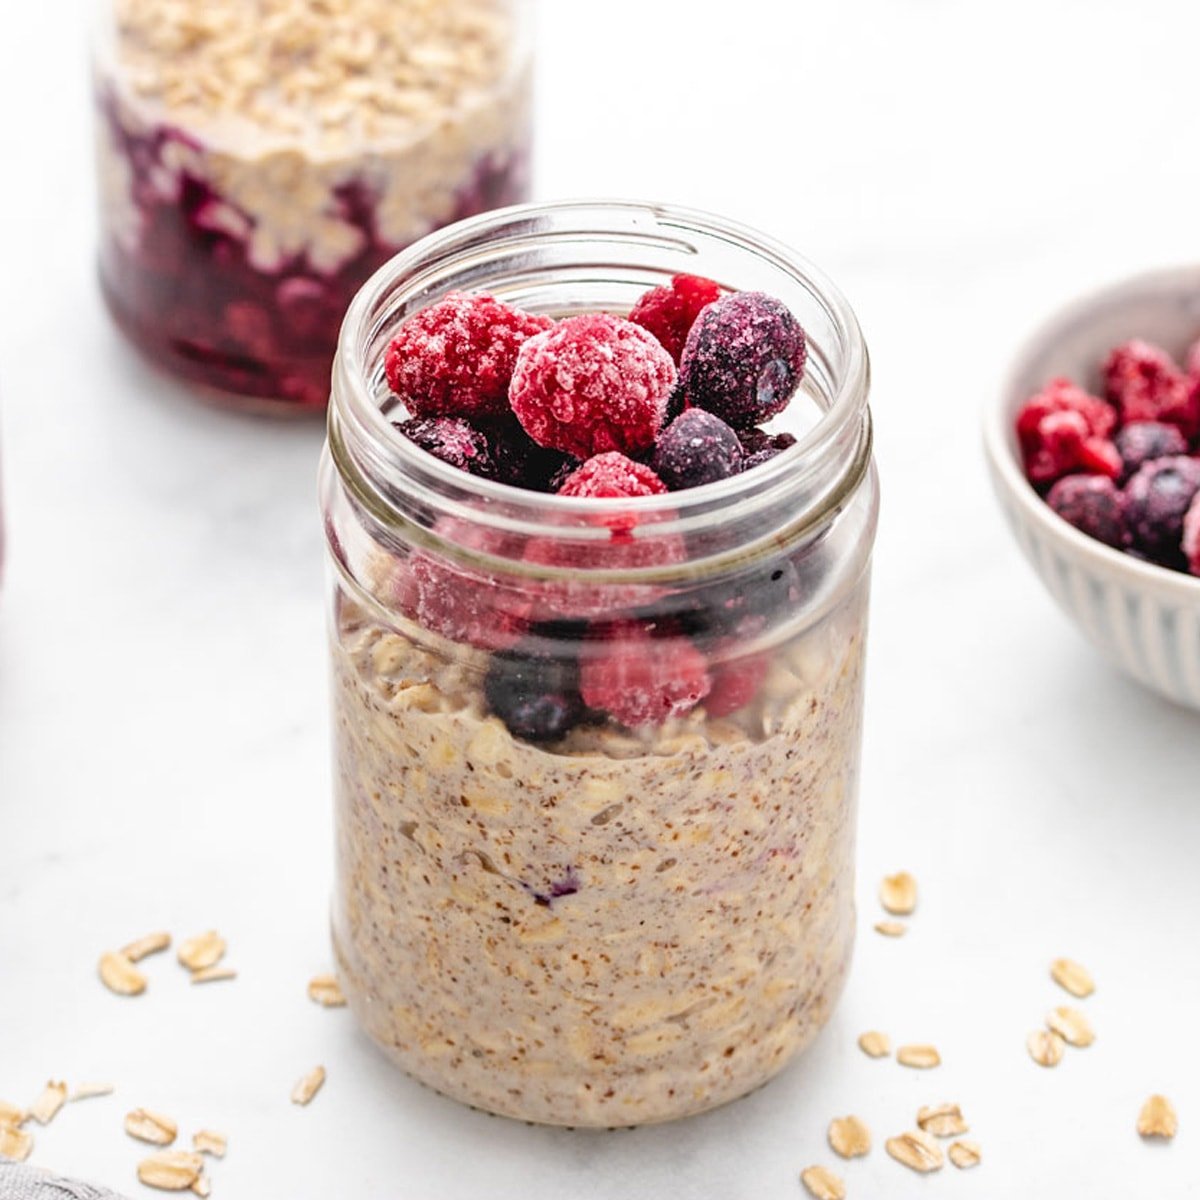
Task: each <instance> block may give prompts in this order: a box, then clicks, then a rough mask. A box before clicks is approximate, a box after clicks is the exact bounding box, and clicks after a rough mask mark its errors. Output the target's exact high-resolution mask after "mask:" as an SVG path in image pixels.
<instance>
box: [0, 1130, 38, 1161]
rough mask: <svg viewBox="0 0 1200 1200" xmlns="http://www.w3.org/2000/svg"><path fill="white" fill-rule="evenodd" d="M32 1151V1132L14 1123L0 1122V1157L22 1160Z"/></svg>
mask: <svg viewBox="0 0 1200 1200" xmlns="http://www.w3.org/2000/svg"><path fill="white" fill-rule="evenodd" d="M31 1153H33V1134H32V1133H30V1132H29V1130H28V1129H18V1128H17V1126H15V1125H4V1124H0V1158H11V1159H12V1160H13V1161H14V1162H24V1161H25V1160H26V1159H27V1158H28V1157H29V1156H30V1154H31Z"/></svg>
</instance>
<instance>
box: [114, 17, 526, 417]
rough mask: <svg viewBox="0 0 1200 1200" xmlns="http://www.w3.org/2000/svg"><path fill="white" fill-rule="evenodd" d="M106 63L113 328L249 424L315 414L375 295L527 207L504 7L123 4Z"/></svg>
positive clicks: (517, 79)
mask: <svg viewBox="0 0 1200 1200" xmlns="http://www.w3.org/2000/svg"><path fill="white" fill-rule="evenodd" d="M110 43H111V44H109V45H107V46H106V47H105V48H103V49H102V52H101V54H100V56H99V59H98V66H97V75H98V79H97V86H98V91H97V97H98V101H97V102H98V108H99V121H98V130H97V143H98V162H99V175H100V200H101V251H100V274H101V282H102V286H103V290H104V295H105V297H106V300H107V302H108V305H109V308H110V309H111V311H112V313H113V315H114V317H115V318H116V320H117V322H118V323H119V325H120V326H121V328H122V329H123V330H124V332H125V333H126V334H127V335H128V336H129V337H130V339H131V340H132V341H133V342H134V343H135V344H136V345H137V346H138V347H139V348H140V349H141V350H142V351H143V352H144V353H145V354H146V355H147V356H148V357H150V358H151V359H152V360H154V361H155V362H156V363H158V364H159V365H161V366H163V367H165V368H167V369H168V370H170V371H171V372H173V373H174V374H176V375H179V376H181V377H183V378H185V379H187V380H189V381H192V382H194V383H197V384H200V385H206V386H208V387H211V388H214V389H217V390H218V391H220V392H222V393H226V394H227V395H228V396H230V397H238V398H242V400H243V401H245V402H246V403H248V404H249V405H250V406H253V407H264V408H277V409H284V410H293V409H294V410H297V411H301V410H306V409H307V410H318V411H319V410H320V409H322V408H323V407H324V405H325V403H326V401H327V399H328V394H329V378H330V369H331V365H332V361H333V356H334V351H335V348H336V343H337V336H338V332H339V328H340V325H341V321H342V317H343V315H344V313H345V310H346V308H347V306H348V305H349V303H350V301H351V299H352V298H353V296H354V294H355V292H356V291H357V290H358V288H359V287H360V286H361V285H362V283H363V282H364V281H365V280H366V278H367V277H368V276H369V275H370V274H371V273H372V272H374V271H375V270H376V269H377V268H378V267H379V266H380V265H382V264H383V263H384V262H386V261H387V260H388V259H389V258H390V257H392V256H393V255H394V254H395V253H396V252H397V251H398V250H400V249H402V248H404V247H406V246H407V245H409V244H410V243H412V242H414V241H416V240H417V239H419V238H420V237H423V236H424V235H425V234H427V233H429V232H430V231H432V230H433V229H436V228H438V227H440V226H442V225H445V224H447V223H449V222H451V221H455V220H459V219H461V218H463V217H466V216H471V215H474V214H476V213H480V212H483V211H486V210H487V209H490V208H495V207H498V206H502V205H507V204H512V203H517V202H519V201H521V200H523V199H525V198H526V196H527V192H528V129H529V112H528V101H529V69H528V63H527V60H526V58H525V57H524V51H523V48H522V46H521V44H520V43H521V30H520V28H519V25H518V21H517V16H516V15H515V9H514V6H513V5H512V4H511V3H509V2H507V0H452V2H450V0H439V2H437V3H435V2H434V0H404V2H402V3H394V2H392V0H347V2H346V3H342V4H339V5H337V6H336V8H326V7H324V6H321V7H320V8H316V7H314V6H312V5H310V4H307V3H305V2H303V0H265V2H264V3H260V4H256V5H247V4H245V3H244V0H213V2H210V3H206V4H205V5H204V6H203V12H200V11H199V9H198V6H195V5H180V4H178V3H174V2H173V0H136V2H134V0H120V2H118V3H117V5H116V15H115V20H114V31H113V36H112V38H111V39H110ZM234 402H235V403H236V401H234Z"/></svg>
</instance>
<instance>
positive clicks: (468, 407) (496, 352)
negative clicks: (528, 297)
mask: <svg viewBox="0 0 1200 1200" xmlns="http://www.w3.org/2000/svg"><path fill="white" fill-rule="evenodd" d="M553 324H554V322H553V321H551V320H550V318H549V317H539V316H534V315H533V314H531V313H525V312H521V311H520V310H519V309H515V308H511V307H510V306H509V305H507V304H501V303H500V301H499V300H496V299H494V298H493V297H491V296H488V295H485V294H483V293H482V292H480V293H470V294H468V293H465V292H451V293H450V294H449V295H447V296H444V297H443V298H442V299H441V300H439V301H437V303H435V304H431V305H430V306H429V307H428V308H423V309H422V310H421V311H420V312H418V313H416V314H414V315H413V316H411V317H409V318H408V320H407V321H405V322H404V324H403V325H401V326H400V328H399V330H398V331H397V333H396V336H395V337H394V338H393V339H392V344H391V345H390V346H389V347H388V350H387V357H386V359H385V363H384V365H385V369H386V371H387V381H388V386H389V387H390V388H391V389H392V391H393V392H395V393H396V395H397V396H399V397H400V398H401V399H402V400H403V401H404V402H405V404H407V405H408V407H409V409H410V411H411V412H413V413H414V414H415V415H416V416H418V417H438V416H449V417H486V416H498V415H500V414H502V413H505V412H507V411H508V384H509V380H510V379H511V378H512V372H513V364H514V363H515V362H516V360H517V351H518V350H519V349H520V348H521V346H522V344H523V343H524V342H525V341H526V340H527V339H528V338H530V337H532V336H533V335H534V334H536V333H540V332H542V331H543V330H545V329H549V328H550V326H551V325H553Z"/></svg>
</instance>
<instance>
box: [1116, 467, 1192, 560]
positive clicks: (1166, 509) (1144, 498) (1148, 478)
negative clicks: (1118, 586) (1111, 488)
mask: <svg viewBox="0 0 1200 1200" xmlns="http://www.w3.org/2000/svg"><path fill="white" fill-rule="evenodd" d="M1197 492H1200V459H1195V458H1185V457H1183V456H1177V457H1175V458H1158V459H1154V460H1153V461H1152V462H1148V463H1146V465H1145V466H1144V467H1142V468H1141V470H1139V471H1138V473H1137V474H1136V475H1134V477H1133V478H1132V479H1131V480H1130V481H1129V483H1128V484H1127V485H1126V487H1125V519H1126V521H1127V522H1128V524H1129V532H1130V534H1131V535H1132V537H1133V542H1134V545H1135V546H1136V547H1137V548H1138V549H1139V550H1141V551H1143V552H1144V553H1145V554H1146V556H1147V557H1148V558H1150V559H1151V560H1152V561H1153V562H1157V563H1159V564H1161V565H1162V566H1168V567H1170V566H1173V567H1181V566H1182V565H1183V549H1182V543H1183V518H1184V514H1186V513H1187V511H1188V509H1189V507H1190V506H1191V504H1192V502H1193V500H1194V499H1195V497H1196V493H1197Z"/></svg>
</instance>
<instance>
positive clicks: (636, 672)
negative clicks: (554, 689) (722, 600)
mask: <svg viewBox="0 0 1200 1200" xmlns="http://www.w3.org/2000/svg"><path fill="white" fill-rule="evenodd" d="M711 687H712V680H711V679H710V677H709V674H708V665H707V663H706V661H705V659H704V656H703V655H702V654H701V653H700V652H699V650H697V649H696V647H695V646H693V645H692V643H691V642H690V641H689V640H688V639H687V638H685V637H655V636H653V634H652V632H651V631H650V629H649V628H647V626H645V625H643V624H642V623H641V622H638V621H618V622H614V623H612V624H611V625H607V626H605V627H604V629H603V636H602V638H601V639H600V640H599V641H598V643H597V644H595V645H594V646H592V647H591V653H590V654H589V655H588V657H586V658H585V659H584V660H583V664H582V667H581V669H580V691H581V692H582V694H583V699H584V702H585V703H586V704H588V705H589V706H590V707H592V708H596V709H600V710H602V711H603V712H606V713H608V714H609V715H610V716H611V717H613V719H614V720H616V721H619V722H620V723H621V724H622V725H629V726H638V725H661V724H662V723H663V722H664V721H667V720H669V719H670V718H672V717H681V716H683V715H684V714H685V713H687V712H689V711H691V709H693V708H695V706H696V705H697V704H699V703H700V701H701V700H703V699H704V697H705V696H707V695H708V692H709V689H710V688H711Z"/></svg>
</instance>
